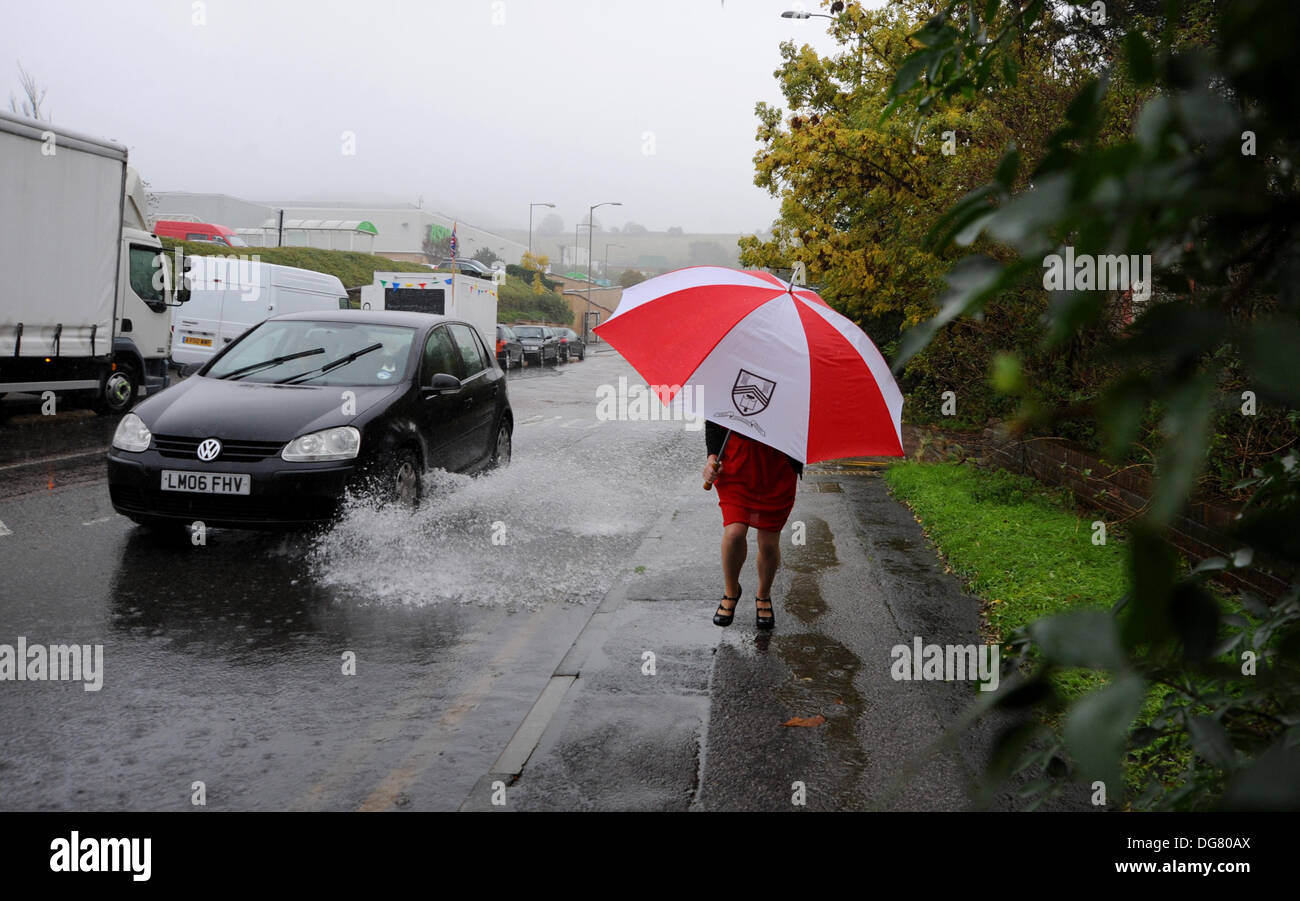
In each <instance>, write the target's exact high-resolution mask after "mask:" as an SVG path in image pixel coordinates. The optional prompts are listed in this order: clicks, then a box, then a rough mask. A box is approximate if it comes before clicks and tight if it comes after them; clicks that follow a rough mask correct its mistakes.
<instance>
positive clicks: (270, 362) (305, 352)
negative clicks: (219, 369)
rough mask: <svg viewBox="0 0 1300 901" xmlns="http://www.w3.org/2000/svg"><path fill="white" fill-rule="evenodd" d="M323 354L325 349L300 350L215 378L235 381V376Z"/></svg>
mask: <svg viewBox="0 0 1300 901" xmlns="http://www.w3.org/2000/svg"><path fill="white" fill-rule="evenodd" d="M323 353H325V348H323V347H315V348H312V349H311V350H300V351H298V352H297V353H296V354H285V355H284V356H282V357H275V358H274V359H271V360H263V361H262V362H260V363H253V364H252V365H251V366H241V367H240V368H239V369H236V370H235V371H234V372H227V373H226V374H225V375H218V376H215V378H219V379H233V378H234V377H235V376H240V375H247V374H248V373H250V372H252V371H253V370H255V369H270V368H271V367H272V366H279V365H280V364H281V363H287V362H289V361H290V360H296V359H298V358H299V357H310V356H311V355H312V354H323Z"/></svg>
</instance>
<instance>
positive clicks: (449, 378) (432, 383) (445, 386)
mask: <svg viewBox="0 0 1300 901" xmlns="http://www.w3.org/2000/svg"><path fill="white" fill-rule="evenodd" d="M429 388H430V389H432V390H434V391H458V390H460V379H458V378H456V377H455V376H454V375H448V374H447V373H445V372H440V373H438V374H437V375H435V376H434V377H433V378H431V379H430V380H429Z"/></svg>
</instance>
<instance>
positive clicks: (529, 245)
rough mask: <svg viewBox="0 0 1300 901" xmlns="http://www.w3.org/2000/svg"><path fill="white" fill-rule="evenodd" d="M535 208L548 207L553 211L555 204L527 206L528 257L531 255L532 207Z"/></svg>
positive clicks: (532, 204)
mask: <svg viewBox="0 0 1300 901" xmlns="http://www.w3.org/2000/svg"><path fill="white" fill-rule="evenodd" d="M535 206H548V207H550V208H551V209H555V204H553V203H530V204H528V253H529V255H530V256H531V255H532V252H533V207H535Z"/></svg>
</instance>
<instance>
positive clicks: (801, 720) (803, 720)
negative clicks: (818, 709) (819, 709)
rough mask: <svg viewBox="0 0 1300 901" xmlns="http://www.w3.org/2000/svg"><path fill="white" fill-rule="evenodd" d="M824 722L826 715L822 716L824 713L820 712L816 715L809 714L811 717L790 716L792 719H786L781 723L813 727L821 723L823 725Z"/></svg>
mask: <svg viewBox="0 0 1300 901" xmlns="http://www.w3.org/2000/svg"><path fill="white" fill-rule="evenodd" d="M824 722H826V717H824V716H822V715H821V714H820V713H819V714H817V715H816V716H809V717H802V716H792V717H790V719H788V720H786V721H785V722H784V723H782V724H781V725H782V726H808V727H812V726H820V725H821V724H822V723H824Z"/></svg>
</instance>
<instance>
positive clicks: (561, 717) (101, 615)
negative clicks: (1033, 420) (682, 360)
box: [0, 353, 1009, 810]
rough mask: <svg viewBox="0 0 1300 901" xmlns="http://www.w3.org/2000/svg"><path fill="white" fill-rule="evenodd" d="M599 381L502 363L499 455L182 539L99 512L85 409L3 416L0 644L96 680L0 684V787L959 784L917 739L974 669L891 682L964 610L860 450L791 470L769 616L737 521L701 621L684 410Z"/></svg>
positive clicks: (704, 790)
mask: <svg viewBox="0 0 1300 901" xmlns="http://www.w3.org/2000/svg"><path fill="white" fill-rule="evenodd" d="M620 376H626V377H628V378H629V379H631V380H632V381H633V382H635V381H636V378H635V375H634V373H633V372H632V370H631V369H630V367H628V366H627V365H626V364H625V363H624V362H623V361H622V360H621V359H620V358H619V357H617V355H615V354H612V353H604V354H599V353H597V354H591V355H590V356H589V357H588V359H587V360H586V361H583V362H580V363H570V364H567V365H565V366H560V367H558V368H555V367H547V368H545V369H537V368H531V369H528V370H524V371H522V372H516V373H511V375H510V398H511V402H512V405H513V408H514V413H515V421H516V431H515V446H514V459H513V461H512V463H511V465H510V467H508V468H507V469H505V470H504V471H500V472H496V473H492V474H489V475H486V476H481V477H477V478H467V477H462V476H454V475H453V476H449V475H446V474H442V475H441V477H437V476H434V477H431V478H430V482H429V491H430V496H429V498H428V499H427V500H426V502H425V503H424V504H423V506H422V507H421V509H420V510H418V511H416V512H415V513H407V512H402V511H397V510H382V509H373V508H370V507H367V506H365V505H364V504H360V505H357V506H356V507H355V508H354V509H352V510H350V511H349V513H348V514H347V515H346V516H345V517H344V518H343V519H342V521H340V522H339V523H337V524H336V525H334V526H333V527H331V528H329V529H327V530H321V531H317V532H314V533H307V534H290V535H268V534H262V533H256V532H240V531H230V530H211V531H210V532H209V534H208V543H207V545H206V546H202V547H195V546H193V545H191V544H190V543H189V542H188V540H186V541H182V542H176V541H175V540H172V541H167V540H164V539H159V538H157V537H154V536H153V535H152V534H150V533H148V532H146V531H144V530H141V529H138V528H136V527H135V526H134V525H133V524H132V523H131V522H130V521H128V520H126V519H125V518H123V517H120V516H118V515H116V514H115V513H114V512H113V510H112V507H111V505H110V504H109V500H108V491H107V487H106V485H105V483H104V481H103V474H104V467H103V462H102V459H100V458H98V457H97V456H94V455H93V452H95V451H96V450H97V448H96V445H97V442H100V441H103V442H104V443H105V444H106V443H107V437H106V436H107V435H111V425H112V424H111V423H110V422H108V421H106V420H101V419H99V418H87V417H85V416H81V415H73V414H71V413H70V414H68V418H67V419H66V420H64V421H63V422H61V423H60V422H56V421H55V422H52V421H45V420H33V419H32V418H31V417H32V416H33V415H38V414H33V413H31V412H30V411H26V412H24V411H21V410H19V411H18V412H17V414H16V415H14V412H13V411H14V409H15V408H14V407H12V406H11V407H10V408H9V409H10V411H11V415H10V422H9V423H7V424H5V425H3V426H0V440H2V441H3V442H5V445H6V446H5V447H4V449H2V450H0V523H3V526H2V527H0V571H3V572H4V580H3V583H2V584H0V643H13V642H14V641H15V640H16V638H17V637H18V636H24V637H25V638H26V640H27V641H28V642H29V643H38V642H39V643H48V644H55V643H77V644H102V645H103V647H104V683H103V688H102V690H100V691H97V692H88V691H84V690H83V688H82V685H81V684H80V683H71V682H26V683H17V682H0V724H2V725H3V729H2V730H0V808H2V809H90V810H117V809H146V810H179V809H186V808H189V807H191V806H192V805H191V801H192V795H193V793H194V791H195V783H197V782H202V783H203V789H204V791H205V792H206V802H207V806H208V807H209V808H215V809H241V810H263V809H266V810H284V809H294V810H357V809H361V810H385V809H422V810H423V809H429V810H455V809H494V810H497V809H509V810H529V809H566V810H567V809H617V810H642V809H655V810H660V809H681V810H686V809H704V810H791V809H801V808H803V809H816V810H862V809H925V810H938V809H945V810H946V809H961V808H964V807H966V806H969V803H970V802H969V801H968V795H967V788H968V787H969V783H970V780H971V778H972V775H973V773H974V772H976V771H977V769H978V766H979V763H980V761H981V759H982V757H983V755H984V754H986V753H987V746H988V736H987V733H984V732H981V733H976V734H975V735H974V736H972V737H971V738H970V739H969V740H968V741H966V742H965V743H963V744H962V745H960V746H959V747H958V748H957V750H955V751H953V752H950V753H948V754H946V755H939V756H936V757H934V758H933V759H929V758H924V757H923V756H922V754H921V752H922V751H923V750H924V749H926V748H928V747H929V746H930V745H931V743H932V742H933V741H934V740H935V738H936V737H937V736H938V735H939V734H940V733H941V732H942V730H943V727H944V726H945V724H946V723H947V722H949V721H950V720H951V719H952V717H953V716H954V715H955V714H956V713H957V712H958V711H960V710H961V709H962V708H963V707H964V706H965V705H966V704H967V703H969V702H970V700H971V699H972V698H973V696H974V689H973V687H972V685H971V684H970V683H952V682H901V681H894V680H893V679H892V678H891V676H890V663H891V658H890V648H891V647H892V646H894V645H896V644H910V643H911V641H912V639H913V637H914V636H923V637H924V638H925V640H926V641H927V642H929V641H936V642H940V643H963V644H965V643H980V641H981V639H980V637H979V624H978V616H977V610H978V604H977V602H976V601H975V600H974V599H972V598H969V597H967V596H965V595H964V594H963V593H962V592H961V590H960V588H959V586H958V585H957V584H956V582H955V580H954V579H953V578H952V577H951V576H948V575H945V574H944V573H943V572H942V567H941V566H939V565H938V564H937V561H936V558H935V556H934V553H933V551H932V550H931V549H930V548H929V547H928V546H927V545H926V542H925V539H924V536H923V535H922V534H921V531H920V527H919V526H918V525H917V524H916V523H915V522H914V521H913V519H912V517H911V515H910V513H908V512H907V510H906V509H904V508H903V507H901V506H900V505H899V504H897V503H896V502H894V501H893V500H892V499H890V498H889V497H888V495H887V493H886V492H885V489H884V484H883V482H882V481H881V480H880V479H879V478H878V468H876V467H873V466H870V465H852V464H847V465H841V466H824V467H813V468H810V469H809V471H808V474H807V476H806V477H805V479H804V480H803V482H802V483H801V485H800V490H799V494H798V499H797V502H796V505H795V509H794V513H793V514H792V516H791V523H790V524H788V525H787V528H786V532H785V533H784V534H783V540H782V549H783V554H784V566H783V567H782V570H781V572H780V574H779V576H778V579H777V582H776V586H775V589H774V592H773V595H774V599H775V609H776V616H777V628H776V631H775V632H774V633H773V634H770V635H769V634H759V633H757V631H756V630H755V627H754V614H753V612H752V611H753V588H754V583H755V575H754V569H753V562H752V557H753V546H752V538H751V559H750V561H749V562H748V564H747V566H746V569H745V571H744V574H743V576H742V579H741V584H742V586H743V587H744V589H745V594H744V596H743V598H742V601H741V602H740V605H739V607H738V612H737V616H736V620H735V623H734V624H733V625H732V626H731V627H730V628H728V629H719V628H717V627H716V626H714V625H713V624H712V622H711V616H712V613H713V610H714V608H715V607H716V603H717V597H718V596H719V594H720V584H719V583H720V576H719V571H718V564H717V554H718V550H717V548H718V540H719V538H720V523H721V520H720V515H719V512H718V509H717V505H716V503H717V502H716V496H715V495H714V494H712V493H706V492H703V491H701V490H700V484H699V468H700V465H701V461H702V455H703V444H704V439H703V433H702V431H692V430H688V429H686V428H684V427H683V423H681V422H672V421H657V422H600V421H598V420H597V418H596V389H597V387H598V386H600V385H604V384H609V385H612V384H614V383H616V382H617V380H618V378H619V377H620ZM8 403H11V404H12V399H11V400H10V401H8ZM15 425H16V426H17V428H12V427H14V426H15ZM88 453H89V454H91V455H90V456H81V457H79V456H78V454H82V455H85V454H88ZM32 460H37V461H39V462H37V463H32V462H31V461H32ZM21 461H26V465H22V466H18V465H15V464H16V463H18V462H21ZM4 467H7V468H4ZM796 523H797V524H799V528H800V530H801V533H802V534H801V536H800V537H801V538H802V539H803V541H802V543H798V542H797V541H796V539H795V536H794V533H793V531H792V530H793V528H794V527H795V524H796ZM494 537H495V539H496V540H494ZM502 539H504V540H502ZM350 661H354V666H355V674H347V673H346V672H345V671H346V670H347V669H348V667H349V666H350ZM791 717H804V718H815V717H824V722H820V724H819V725H814V726H810V727H798V726H786V725H782V724H783V723H786V722H787V721H789V720H790V719H791ZM905 776H906V779H904V777H905ZM799 801H802V803H799ZM1003 801H1004V802H1006V799H1003ZM1007 803H1009V802H1007Z"/></svg>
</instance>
